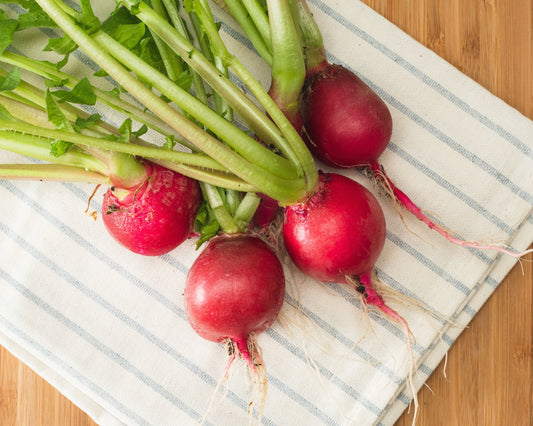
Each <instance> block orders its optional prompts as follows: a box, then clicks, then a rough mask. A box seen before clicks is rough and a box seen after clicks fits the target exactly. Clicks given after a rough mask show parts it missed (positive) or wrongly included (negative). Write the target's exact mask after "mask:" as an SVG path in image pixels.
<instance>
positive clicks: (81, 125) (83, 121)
mask: <svg viewBox="0 0 533 426" xmlns="http://www.w3.org/2000/svg"><path fill="white" fill-rule="evenodd" d="M101 118H102V116H101V115H100V114H91V115H90V116H89V117H87V118H81V117H78V118H76V123H74V126H73V128H74V130H75V131H76V132H78V133H79V132H80V131H81V130H82V129H85V128H87V127H90V126H92V125H93V124H94V123H96V122H97V121H99V120H100V119H101Z"/></svg>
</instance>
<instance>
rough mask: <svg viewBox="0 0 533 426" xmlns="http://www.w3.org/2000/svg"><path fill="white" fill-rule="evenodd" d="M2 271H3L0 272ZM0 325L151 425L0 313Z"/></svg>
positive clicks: (117, 406)
mask: <svg viewBox="0 0 533 426" xmlns="http://www.w3.org/2000/svg"><path fill="white" fill-rule="evenodd" d="M0 271H1V270H0ZM0 323H1V324H2V327H3V328H4V329H5V330H9V332H10V333H11V334H13V335H14V336H16V337H17V340H18V341H23V342H24V343H25V347H27V348H30V350H29V352H31V353H39V354H40V356H41V357H42V358H40V359H41V360H43V359H47V360H49V361H50V362H51V363H52V364H54V365H55V366H56V367H57V368H58V369H59V370H62V371H64V372H65V374H68V375H69V376H71V377H73V378H74V379H75V380H76V381H78V382H80V383H81V384H82V385H83V386H85V387H87V388H88V389H90V390H91V392H93V393H94V394H96V395H98V398H99V399H101V400H102V401H105V402H106V403H107V404H109V405H110V406H112V407H114V408H115V409H116V410H117V411H118V412H120V413H122V414H124V415H125V416H127V417H128V418H130V419H132V420H134V421H135V422H136V423H137V424H139V425H149V424H150V422H148V421H147V420H146V419H144V418H143V417H141V416H140V415H139V414H137V413H136V412H135V411H133V410H132V409H131V408H129V407H126V406H125V405H124V404H122V403H121V402H120V401H119V400H117V399H116V398H114V397H113V396H112V395H111V394H109V393H108V392H106V391H105V390H104V389H102V388H101V387H100V386H98V385H97V384H95V383H94V382H92V381H91V380H89V379H88V378H87V376H85V375H84V374H82V373H80V372H79V371H78V370H76V369H75V368H74V367H73V366H72V365H70V364H69V363H68V362H66V361H64V360H63V359H61V358H60V357H58V356H57V355H56V353H55V351H53V350H50V349H47V348H46V347H45V346H43V345H42V344H41V343H39V342H38V341H36V340H35V339H33V338H32V337H31V336H29V335H28V334H26V333H25V332H24V331H22V330H21V329H20V328H18V327H16V326H15V325H14V324H13V323H11V322H10V321H9V320H8V319H6V318H4V317H3V316H2V314H1V313H0Z"/></svg>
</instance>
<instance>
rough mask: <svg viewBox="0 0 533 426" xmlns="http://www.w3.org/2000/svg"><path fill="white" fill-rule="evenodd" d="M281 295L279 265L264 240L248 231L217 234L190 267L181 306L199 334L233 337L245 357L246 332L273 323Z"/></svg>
mask: <svg viewBox="0 0 533 426" xmlns="http://www.w3.org/2000/svg"><path fill="white" fill-rule="evenodd" d="M284 295H285V276H284V272H283V267H282V265H281V263H280V261H279V259H278V257H277V256H276V254H275V253H274V252H273V251H272V250H271V249H270V247H269V246H268V245H267V244H266V243H265V242H263V241H262V240H261V239H259V238H257V237H253V236H251V235H247V234H235V235H221V236H218V237H215V238H213V239H211V240H210V242H209V244H208V245H207V247H206V248H205V249H204V251H203V252H202V253H201V254H200V255H199V256H198V258H197V259H196V261H195V262H194V264H193V265H192V267H191V269H190V270H189V273H188V275H187V280H186V284H185V312H186V314H187V318H188V320H189V322H190V324H191V326H192V328H193V329H194V330H195V331H196V332H197V333H198V334H199V335H200V336H201V337H203V338H204V339H207V340H210V341H213V342H223V341H225V340H228V339H229V340H232V341H233V342H235V343H236V345H237V348H238V350H239V352H241V353H242V354H243V356H244V357H245V358H246V357H247V355H246V354H248V350H247V349H246V346H247V340H248V338H249V336H250V335H251V334H252V333H253V334H254V335H258V334H260V333H262V332H263V331H265V330H266V329H268V328H269V327H270V326H271V325H272V323H273V322H274V321H275V320H276V318H277V316H278V314H279V311H280V310H281V306H282V305H283V298H284ZM248 356H249V355H248ZM247 361H249V360H248V359H247Z"/></svg>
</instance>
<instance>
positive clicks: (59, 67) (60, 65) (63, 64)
mask: <svg viewBox="0 0 533 426" xmlns="http://www.w3.org/2000/svg"><path fill="white" fill-rule="evenodd" d="M68 58H69V55H65V56H64V58H63V59H61V60H60V61H58V62H57V63H56V65H55V67H56V69H57V70H60V69H61V68H63V67H64V66H65V65H66V64H67V62H68Z"/></svg>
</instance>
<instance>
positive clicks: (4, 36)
mask: <svg viewBox="0 0 533 426" xmlns="http://www.w3.org/2000/svg"><path fill="white" fill-rule="evenodd" d="M16 28H17V21H15V20H14V19H4V20H1V21H0V55H1V54H3V53H4V50H6V48H7V47H8V46H9V45H10V44H11V43H13V38H14V34H15V30H16Z"/></svg>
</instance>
